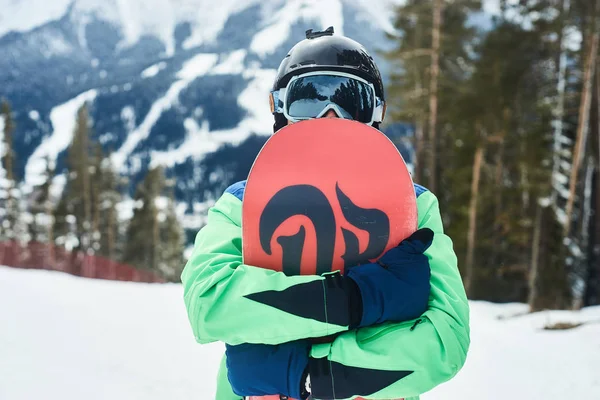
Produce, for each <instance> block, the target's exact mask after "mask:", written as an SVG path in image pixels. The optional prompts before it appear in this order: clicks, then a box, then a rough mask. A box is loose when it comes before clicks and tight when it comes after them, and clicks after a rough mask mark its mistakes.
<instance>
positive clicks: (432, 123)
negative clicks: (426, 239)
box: [429, 0, 444, 193]
mask: <svg viewBox="0 0 600 400" xmlns="http://www.w3.org/2000/svg"><path fill="white" fill-rule="evenodd" d="M443 5H444V0H434V3H433V30H432V33H431V36H432V43H431V79H430V82H429V177H430V179H429V188H430V189H431V191H432V192H434V193H435V192H436V190H437V150H438V145H437V135H436V129H437V109H438V77H439V74H440V36H441V34H440V32H441V26H442V8H443Z"/></svg>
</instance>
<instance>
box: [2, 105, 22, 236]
mask: <svg viewBox="0 0 600 400" xmlns="http://www.w3.org/2000/svg"><path fill="white" fill-rule="evenodd" d="M0 118H1V120H2V122H3V123H2V125H3V127H4V128H3V132H2V133H3V136H2V145H1V146H0V149H2V152H1V154H0V159H1V161H2V165H1V166H2V168H0V170H1V171H0V172H2V174H1V175H0V221H1V223H0V239H5V240H23V239H24V238H23V235H24V232H23V229H22V228H23V227H22V226H21V225H22V224H20V223H19V222H20V221H21V218H19V216H20V209H19V199H20V193H19V190H18V188H17V182H16V177H15V151H14V144H13V133H14V131H15V123H14V120H13V117H12V111H11V107H10V104H9V103H8V101H6V100H4V101H2V104H1V106H0Z"/></svg>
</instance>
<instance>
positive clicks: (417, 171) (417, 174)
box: [413, 119, 424, 183]
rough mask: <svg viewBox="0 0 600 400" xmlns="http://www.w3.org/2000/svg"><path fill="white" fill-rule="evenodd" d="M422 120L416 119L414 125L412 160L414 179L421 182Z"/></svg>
mask: <svg viewBox="0 0 600 400" xmlns="http://www.w3.org/2000/svg"><path fill="white" fill-rule="evenodd" d="M423 164H424V163H423V122H422V119H421V120H420V121H417V123H416V126H415V159H414V160H413V168H414V177H413V179H414V181H415V182H417V183H423V181H422V179H423Z"/></svg>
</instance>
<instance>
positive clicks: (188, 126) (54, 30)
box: [0, 0, 393, 205]
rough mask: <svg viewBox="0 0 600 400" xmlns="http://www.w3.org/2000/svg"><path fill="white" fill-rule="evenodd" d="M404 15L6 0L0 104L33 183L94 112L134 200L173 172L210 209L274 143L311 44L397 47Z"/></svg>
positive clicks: (145, 0)
mask: <svg viewBox="0 0 600 400" xmlns="http://www.w3.org/2000/svg"><path fill="white" fill-rule="evenodd" d="M392 3H393V1H392V0H377V1H367V0H362V1H356V0H293V1H284V0H274V1H273V0H272V1H269V2H260V1H258V0H241V1H240V0H221V1H220V2H219V3H218V6H215V2H213V1H208V0H127V1H124V0H55V1H52V2H47V1H45V0H44V1H42V0H19V1H14V0H0V10H2V13H1V14H0V54H2V55H3V57H0V96H3V97H6V98H8V99H9V101H10V102H11V103H12V104H13V108H14V110H15V111H16V119H17V124H18V132H17V134H16V135H15V136H16V138H15V142H16V143H15V145H16V150H17V154H18V162H19V166H18V167H19V171H18V174H19V176H21V177H23V179H24V181H25V182H26V183H27V184H33V183H35V182H36V180H37V179H38V178H39V175H40V173H41V172H42V171H43V169H44V165H45V161H44V160H45V158H46V157H47V156H50V158H51V159H57V160H58V162H59V164H58V166H59V168H61V167H62V166H63V165H64V150H65V149H66V148H67V146H68V145H69V143H70V140H71V138H72V131H73V127H74V119H75V113H76V111H77V109H78V108H79V107H80V106H81V105H82V104H83V103H84V102H86V101H87V102H88V103H89V104H90V106H91V110H90V113H91V116H92V118H93V120H94V134H95V135H96V137H97V138H98V139H99V140H100V141H101V142H102V144H103V145H104V147H105V148H107V149H111V150H113V151H115V154H114V158H113V160H114V163H115V166H116V167H118V168H119V170H120V171H121V172H123V173H124V174H127V175H131V176H132V177H133V179H132V187H133V185H134V184H135V182H137V181H138V180H139V178H140V177H141V175H142V174H143V173H144V172H145V170H146V169H147V168H148V166H149V165H156V164H161V165H164V166H166V167H168V168H169V173H170V174H171V175H172V176H174V177H176V178H177V195H178V197H179V198H180V199H181V200H185V201H187V202H188V203H189V204H190V205H191V204H193V203H195V202H202V201H204V200H205V199H206V198H207V197H208V198H210V197H211V196H214V195H215V194H216V193H218V192H219V191H220V190H222V188H223V186H224V185H226V184H227V183H229V182H230V181H231V180H234V179H236V178H238V177H239V176H243V174H242V172H241V171H246V172H247V168H248V167H249V165H250V162H251V159H252V158H253V157H254V155H255V154H256V152H257V151H258V149H259V148H260V146H261V145H262V143H263V142H264V140H265V136H258V137H257V136H254V134H258V135H265V134H269V133H270V132H271V126H272V116H271V114H270V112H269V106H268V91H269V88H270V86H271V84H272V81H273V77H274V74H275V69H276V68H277V66H278V65H279V62H280V60H281V59H282V58H283V57H284V56H285V54H286V52H287V50H288V49H289V48H290V47H291V46H292V45H293V44H294V43H296V42H297V41H298V40H301V39H302V38H304V31H305V30H306V29H308V28H316V29H323V28H325V27H327V26H330V25H333V26H335V29H336V32H339V33H343V34H346V35H349V36H351V37H353V38H355V39H357V40H359V41H361V42H363V43H364V44H365V45H367V46H368V47H369V48H370V49H371V51H373V52H375V51H376V50H380V49H384V48H386V46H388V45H389V43H387V42H386V39H385V32H391V31H392V29H393V28H392V26H391V23H390V19H391V15H392V14H391V12H390V11H391V6H392ZM225 144H227V145H229V146H226V147H223V145H225ZM215 152H217V153H215ZM209 155H213V156H212V157H208V158H207V156H209Z"/></svg>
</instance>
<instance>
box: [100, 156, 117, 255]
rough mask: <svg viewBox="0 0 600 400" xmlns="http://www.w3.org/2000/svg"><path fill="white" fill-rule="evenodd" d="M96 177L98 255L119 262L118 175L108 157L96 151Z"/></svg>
mask: <svg viewBox="0 0 600 400" xmlns="http://www.w3.org/2000/svg"><path fill="white" fill-rule="evenodd" d="M96 157H97V160H99V162H98V163H97V171H98V175H97V177H96V178H95V179H94V182H95V185H94V186H95V187H96V188H95V189H94V193H96V197H97V200H96V203H95V206H94V214H97V215H98V217H96V218H95V219H97V218H98V225H97V227H98V232H99V237H100V243H99V250H98V252H99V254H100V255H102V256H104V257H106V258H108V259H110V260H115V261H116V260H119V259H120V253H121V250H122V249H121V246H120V245H119V243H120V240H119V218H118V211H117V206H118V204H119V202H120V201H121V197H122V196H121V191H120V185H119V177H118V174H117V173H116V172H115V171H114V169H113V167H112V165H111V159H110V155H104V154H102V152H101V150H98V151H97V156H96Z"/></svg>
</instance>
